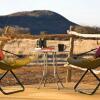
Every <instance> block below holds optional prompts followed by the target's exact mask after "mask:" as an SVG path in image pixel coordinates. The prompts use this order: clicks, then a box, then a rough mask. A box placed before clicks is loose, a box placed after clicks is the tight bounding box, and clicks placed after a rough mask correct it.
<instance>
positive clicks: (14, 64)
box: [0, 54, 33, 95]
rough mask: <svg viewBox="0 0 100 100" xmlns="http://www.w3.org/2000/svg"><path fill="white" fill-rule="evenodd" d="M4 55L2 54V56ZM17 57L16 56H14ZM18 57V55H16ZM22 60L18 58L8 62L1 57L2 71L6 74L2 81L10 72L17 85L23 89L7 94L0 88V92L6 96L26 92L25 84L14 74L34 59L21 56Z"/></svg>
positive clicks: (0, 67) (0, 65) (0, 66)
mask: <svg viewBox="0 0 100 100" xmlns="http://www.w3.org/2000/svg"><path fill="white" fill-rule="evenodd" d="M1 55H2V54H1ZM14 55H16V54H14ZM16 56H17V55H16ZM19 57H21V58H18V59H16V60H14V61H7V60H4V59H3V56H1V58H0V69H2V70H5V71H6V72H5V73H4V74H3V75H2V76H1V77H0V81H1V80H2V79H3V78H4V77H5V76H6V75H7V74H8V72H10V73H11V74H12V75H13V77H14V78H15V80H16V81H17V83H18V84H19V85H20V86H21V88H22V89H20V90H16V91H12V92H5V91H4V90H3V88H2V87H1V86H0V91H1V92H2V93H3V94H5V95H8V94H13V93H17V92H21V91H24V89H25V88H24V86H23V84H22V83H21V82H20V80H19V79H18V77H17V76H16V75H15V73H14V72H13V69H18V68H21V67H23V66H25V65H27V64H29V63H30V62H31V61H32V60H33V58H32V57H29V56H27V57H22V56H19Z"/></svg>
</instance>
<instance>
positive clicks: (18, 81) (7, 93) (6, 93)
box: [0, 70, 25, 95]
mask: <svg viewBox="0 0 100 100" xmlns="http://www.w3.org/2000/svg"><path fill="white" fill-rule="evenodd" d="M8 72H11V74H12V75H13V77H14V78H15V79H16V81H17V83H18V84H19V85H20V86H21V88H22V89H20V90H16V91H12V92H5V91H4V90H3V89H2V87H1V86H0V91H1V92H2V93H3V94H5V95H9V94H13V93H17V92H21V91H24V90H25V88H24V86H23V84H22V83H21V82H20V80H19V79H18V78H17V76H16V75H15V74H14V72H13V71H12V70H7V71H6V72H5V73H4V74H3V75H2V77H1V78H0V81H1V80H2V79H3V78H4V77H5V76H6V75H7V73H8Z"/></svg>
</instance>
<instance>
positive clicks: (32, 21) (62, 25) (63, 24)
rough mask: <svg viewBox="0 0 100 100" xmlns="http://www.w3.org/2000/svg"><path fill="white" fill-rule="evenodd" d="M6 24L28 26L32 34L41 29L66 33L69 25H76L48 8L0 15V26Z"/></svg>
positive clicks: (37, 32)
mask: <svg viewBox="0 0 100 100" xmlns="http://www.w3.org/2000/svg"><path fill="white" fill-rule="evenodd" d="M6 25H10V26H19V27H23V28H28V29H29V31H30V32H31V33H32V34H39V33H40V32H41V31H46V32H48V33H53V34H54V33H56V34H61V33H66V30H67V29H69V26H70V25H77V24H75V23H73V22H71V21H69V20H68V19H66V18H64V17H63V16H61V15H59V14H57V13H55V12H52V11H48V10H36V11H25V12H17V13H13V14H10V15H6V16H0V28H3V27H4V26H6Z"/></svg>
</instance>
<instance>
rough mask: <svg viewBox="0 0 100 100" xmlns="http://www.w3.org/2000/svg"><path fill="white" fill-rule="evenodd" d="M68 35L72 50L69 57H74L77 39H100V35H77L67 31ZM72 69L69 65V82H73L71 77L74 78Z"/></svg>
mask: <svg viewBox="0 0 100 100" xmlns="http://www.w3.org/2000/svg"><path fill="white" fill-rule="evenodd" d="M67 33H68V35H69V36H70V49H69V54H68V57H70V56H72V55H73V50H74V40H76V37H79V38H83V39H84V38H85V39H95V40H96V39H97V40H99V39H100V34H81V33H77V32H75V31H71V30H70V31H67ZM71 70H72V69H71V67H70V66H69V65H68V67H67V79H66V80H67V82H70V81H71V76H72V71H71Z"/></svg>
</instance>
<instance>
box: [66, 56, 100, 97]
mask: <svg viewBox="0 0 100 100" xmlns="http://www.w3.org/2000/svg"><path fill="white" fill-rule="evenodd" d="M67 61H68V63H69V64H71V65H74V66H77V67H80V68H85V69H86V71H85V73H84V74H83V75H82V77H81V78H80V80H79V81H78V82H77V84H76V85H75V86H74V89H75V91H78V92H81V93H85V94H90V95H91V94H94V93H95V92H96V90H97V89H98V88H99V86H100V78H99V77H98V76H97V75H96V74H95V73H94V71H93V69H95V68H97V67H99V66H100V58H82V57H79V58H78V57H77V56H76V57H69V58H68V59H67ZM88 71H89V72H90V73H92V74H93V76H94V77H95V78H96V79H97V81H99V83H98V84H97V86H96V88H95V89H94V90H93V91H92V92H90V93H89V92H83V91H81V90H79V89H77V87H78V86H79V84H80V82H81V81H82V79H83V78H84V76H85V75H86V74H87V72H88Z"/></svg>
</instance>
